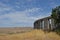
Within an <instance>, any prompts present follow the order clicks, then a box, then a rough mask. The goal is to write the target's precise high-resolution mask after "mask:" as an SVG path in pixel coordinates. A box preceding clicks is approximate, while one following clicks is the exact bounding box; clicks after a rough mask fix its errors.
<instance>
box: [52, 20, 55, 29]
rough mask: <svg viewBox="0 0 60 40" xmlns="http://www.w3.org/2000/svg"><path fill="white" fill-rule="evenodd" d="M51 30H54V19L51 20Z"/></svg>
mask: <svg viewBox="0 0 60 40" xmlns="http://www.w3.org/2000/svg"><path fill="white" fill-rule="evenodd" d="M51 27H52V28H51V29H53V28H55V24H54V19H51Z"/></svg>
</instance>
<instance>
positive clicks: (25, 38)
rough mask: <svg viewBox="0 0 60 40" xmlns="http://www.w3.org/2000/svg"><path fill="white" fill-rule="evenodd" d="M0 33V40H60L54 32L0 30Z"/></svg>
mask: <svg viewBox="0 0 60 40" xmlns="http://www.w3.org/2000/svg"><path fill="white" fill-rule="evenodd" d="M18 29H19V30H18ZM0 32H2V33H0V40H60V36H59V35H58V34H56V33H55V32H49V33H45V32H43V31H42V30H33V29H31V28H29V29H28V28H27V29H26V28H25V29H24V28H23V29H22V28H21V29H20V28H16V29H4V30H2V29H0ZM9 32H11V33H9Z"/></svg>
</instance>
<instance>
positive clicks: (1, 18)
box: [0, 0, 60, 27]
mask: <svg viewBox="0 0 60 40" xmlns="http://www.w3.org/2000/svg"><path fill="white" fill-rule="evenodd" d="M59 5H60V0H0V27H33V23H34V21H36V20H38V19H41V18H44V17H47V16H50V15H51V11H52V8H55V7H56V6H59Z"/></svg>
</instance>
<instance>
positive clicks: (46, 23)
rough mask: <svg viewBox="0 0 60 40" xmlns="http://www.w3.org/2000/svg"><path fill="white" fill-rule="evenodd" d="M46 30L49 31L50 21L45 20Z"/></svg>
mask: <svg viewBox="0 0 60 40" xmlns="http://www.w3.org/2000/svg"><path fill="white" fill-rule="evenodd" d="M44 28H45V30H48V29H49V20H48V19H45V20H44Z"/></svg>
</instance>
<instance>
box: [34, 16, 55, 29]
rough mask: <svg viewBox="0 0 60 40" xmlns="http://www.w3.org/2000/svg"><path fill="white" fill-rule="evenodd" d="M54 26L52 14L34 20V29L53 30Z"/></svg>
mask: <svg viewBox="0 0 60 40" xmlns="http://www.w3.org/2000/svg"><path fill="white" fill-rule="evenodd" d="M54 27H55V26H54V20H53V19H52V18H51V17H50V16H49V17H45V18H42V19H38V20H36V21H35V22H34V29H43V30H52V29H53V28H54Z"/></svg>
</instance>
